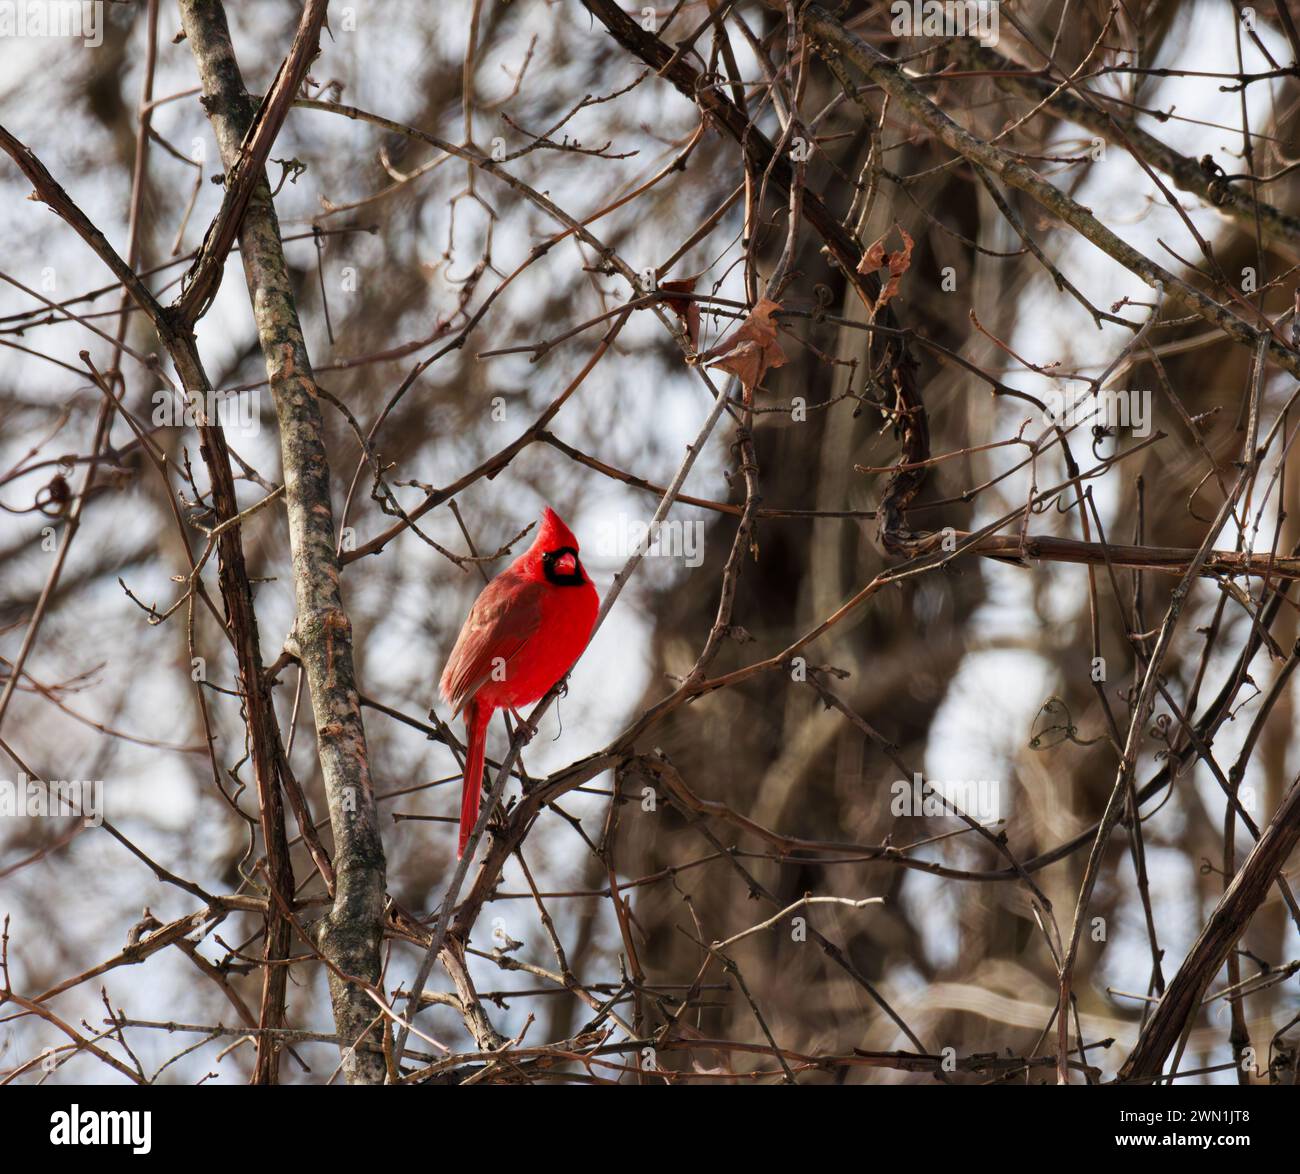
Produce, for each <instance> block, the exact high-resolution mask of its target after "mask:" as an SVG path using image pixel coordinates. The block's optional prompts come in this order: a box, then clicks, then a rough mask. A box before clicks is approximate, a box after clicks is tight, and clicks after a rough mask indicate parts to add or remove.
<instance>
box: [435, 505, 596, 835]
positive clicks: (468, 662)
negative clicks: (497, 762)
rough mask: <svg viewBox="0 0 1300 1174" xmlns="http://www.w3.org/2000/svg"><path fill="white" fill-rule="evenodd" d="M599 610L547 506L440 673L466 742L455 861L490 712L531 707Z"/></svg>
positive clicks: (469, 826)
mask: <svg viewBox="0 0 1300 1174" xmlns="http://www.w3.org/2000/svg"><path fill="white" fill-rule="evenodd" d="M599 608H600V598H599V596H597V594H596V588H595V586H594V585H593V584H592V581H591V579H589V578H588V577H587V572H586V571H585V570H583V567H582V563H581V562H579V561H578V540H577V539H576V538H575V537H574V536H573V532H572V531H571V530H570V529H569V528H568V526H566V525H565V524H564V523H563V522H562V521H560V517H559V515H558V514H557V513H556V512H555V511H554V510H553V509H551V508H550V507H549V506H548V507H547V508H546V509H544V510H543V511H542V525H541V529H540V530H538V531H537V537H536V538H535V539H534V540H533V544H532V546H530V547H529V548H528V549H527V550H526V551H524V553H523V554H521V555H520V556H519V557H518V558H517V559H515V561H514V562H512V563H511V564H510V565H509V566H508V567H507V568H506V569H505V570H504V571H502V572H501V574H499V575H498V576H497V577H496V578H495V579H493V580H492V582H490V583H489V584H488V585H487V586H486V587H484V588H483V591H482V593H481V594H480V595H479V597H478V599H477V600H476V601H475V603H474V606H473V607H472V608H471V609H470V613H469V617H468V618H467V619H466V620H465V626H464V627H463V628H461V630H460V636H459V637H458V638H457V640H456V647H455V648H453V649H452V650H451V657H450V659H448V661H447V667H446V669H444V670H443V674H442V684H441V689H442V695H443V697H445V698H446V699H447V701H448V702H449V703H450V704H451V707H452V717H455V716H456V715H457V714H458V713H460V712H462V711H464V714H465V732H466V734H467V736H468V741H469V750H468V754H467V756H466V758H465V783H464V786H463V788H462V790H461V795H460V841H459V843H458V844H457V847H456V859H457V860H459V859H460V858H461V856H462V855H464V852H465V843H466V841H467V840H468V839H469V834H470V832H471V831H473V830H474V824H475V821H476V820H477V819H478V805H479V795H480V793H481V792H482V789H483V747H484V744H485V742H486V741H487V728H488V722H490V721H491V720H492V711H493V710H494V709H517V708H518V707H519V706H521V705H528V704H531V703H532V702H534V701H536V700H537V699H538V698H540V697H541V696H542V695H543V694H544V693H546V692H547V691H548V690H549V689H550V687H551V686H552V685H554V684H555V682H556V681H558V680H559V679H560V678H561V677H562V676H564V674H565V673H567V672H568V671H569V669H570V668H572V667H573V662H574V661H575V660H577V659H578V657H579V656H580V655H581V653H582V650H583V649H584V648H586V647H587V641H588V640H590V639H591V629H592V627H593V626H594V625H595V623H596V612H597V611H598V610H599Z"/></svg>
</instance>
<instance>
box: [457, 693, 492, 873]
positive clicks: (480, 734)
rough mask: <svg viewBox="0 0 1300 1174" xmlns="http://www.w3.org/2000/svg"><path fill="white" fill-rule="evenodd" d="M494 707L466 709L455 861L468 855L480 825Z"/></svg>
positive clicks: (477, 704) (473, 704) (475, 703)
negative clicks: (485, 757) (467, 848)
mask: <svg viewBox="0 0 1300 1174" xmlns="http://www.w3.org/2000/svg"><path fill="white" fill-rule="evenodd" d="M491 718H492V707H491V706H490V705H480V704H479V703H478V702H476V701H471V702H470V703H469V704H468V705H467V706H466V707H465V733H466V734H467V735H468V738H469V746H468V748H467V750H466V753H465V782H464V785H463V786H462V787H461V792H460V840H459V841H458V842H457V844H456V859H457V860H459V859H460V858H461V857H462V856H464V855H465V845H466V843H467V842H468V841H469V834H470V832H472V831H473V830H474V824H475V823H476V822H477V821H478V804H479V798H480V796H481V795H482V793H483V751H484V747H485V746H486V744H487V728H488V722H489V721H490V720H491Z"/></svg>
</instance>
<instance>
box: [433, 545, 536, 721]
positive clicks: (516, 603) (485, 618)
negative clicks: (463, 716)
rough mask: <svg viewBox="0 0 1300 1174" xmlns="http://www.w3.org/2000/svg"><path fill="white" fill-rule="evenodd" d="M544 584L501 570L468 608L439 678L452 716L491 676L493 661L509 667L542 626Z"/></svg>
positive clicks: (458, 711)
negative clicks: (463, 624)
mask: <svg viewBox="0 0 1300 1174" xmlns="http://www.w3.org/2000/svg"><path fill="white" fill-rule="evenodd" d="M545 590H546V588H545V585H544V584H542V583H538V582H534V581H533V580H530V579H525V578H523V577H522V576H520V575H514V574H511V572H510V570H505V571H503V572H502V573H501V574H500V575H498V576H497V577H496V578H495V579H493V580H492V582H490V583H489V584H488V585H487V586H486V587H484V588H483V592H482V594H481V595H480V596H479V597H478V599H477V600H476V601H475V603H474V606H473V607H472V608H471V609H470V613H469V616H468V617H467V618H466V620H465V626H464V627H463V628H461V630H460V636H458V637H457V639H456V647H455V648H453V649H452V650H451V656H450V657H449V658H448V660H447V667H446V669H444V670H443V674H442V685H441V687H442V695H443V696H444V697H445V698H446V699H447V700H448V701H449V702H450V703H451V707H452V716H453V717H455V716H456V714H458V713H460V711H461V709H462V708H463V707H464V705H465V703H466V702H467V701H468V700H469V699H470V698H471V697H473V696H474V694H475V693H476V692H478V690H479V689H480V688H481V687H482V686H483V685H484V684H485V683H486V682H487V681H488V680H489V679H491V677H492V670H493V668H494V667H496V666H495V662H496V661H498V659H500V660H502V661H504V662H505V663H507V664H508V663H509V662H510V661H511V660H512V659H513V658H514V657H515V656H517V655H518V654H519V651H520V649H522V648H523V647H524V645H525V644H527V643H528V641H529V640H530V639H531V638H532V636H533V635H534V634H535V633H536V632H537V630H538V628H540V627H541V624H542V595H543V594H544V593H545Z"/></svg>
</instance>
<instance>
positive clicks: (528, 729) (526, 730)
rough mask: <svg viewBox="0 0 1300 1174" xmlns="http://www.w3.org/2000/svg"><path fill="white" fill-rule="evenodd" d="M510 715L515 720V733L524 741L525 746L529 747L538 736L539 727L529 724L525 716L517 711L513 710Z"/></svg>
mask: <svg viewBox="0 0 1300 1174" xmlns="http://www.w3.org/2000/svg"><path fill="white" fill-rule="evenodd" d="M510 713H511V714H512V715H513V717H514V719H515V733H516V735H518V736H519V737H520V738H522V739H523V745H525V746H527V745H528V743H529V742H531V741H532V740H533V738H534V737H536V736H537V727H536V726H535V725H532V724H531V723H530V722H528V721H527V720H526V719H525V718H524V716H523V714H521V713H520V712H519V710H517V709H512V710H511V711H510Z"/></svg>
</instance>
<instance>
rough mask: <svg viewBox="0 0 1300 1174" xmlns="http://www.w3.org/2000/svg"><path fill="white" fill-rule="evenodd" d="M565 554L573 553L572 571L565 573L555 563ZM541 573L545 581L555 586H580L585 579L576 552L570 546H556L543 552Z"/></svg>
mask: <svg viewBox="0 0 1300 1174" xmlns="http://www.w3.org/2000/svg"><path fill="white" fill-rule="evenodd" d="M566 554H571V555H573V571H572V572H571V573H570V574H567V575H566V574H564V573H562V572H561V571H560V569H559V567H558V566H556V563H558V562H559V560H560V559H561V558H563V557H564V556H565V555H566ZM542 574H544V575H545V576H546V580H547V582H549V583H554V584H555V585H556V586H557V587H581V586H582V585H583V584H584V583H586V581H587V580H586V579H585V578H583V575H582V564H581V563H580V562H579V561H578V552H577V550H575V549H574V548H573V547H572V546H557V547H556V548H555V549H554V550H548V551H547V552H546V553H545V554H543V555H542Z"/></svg>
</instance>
